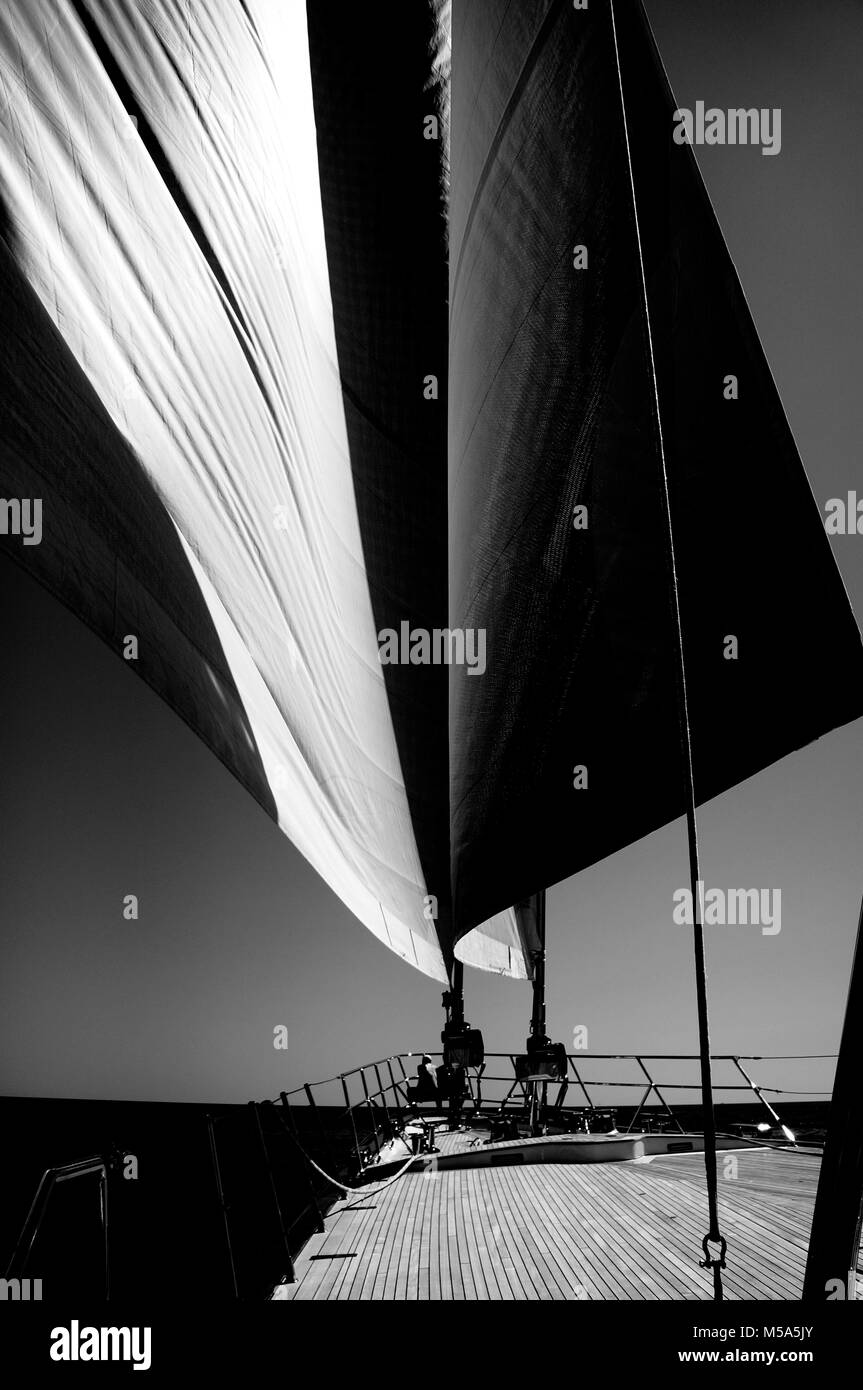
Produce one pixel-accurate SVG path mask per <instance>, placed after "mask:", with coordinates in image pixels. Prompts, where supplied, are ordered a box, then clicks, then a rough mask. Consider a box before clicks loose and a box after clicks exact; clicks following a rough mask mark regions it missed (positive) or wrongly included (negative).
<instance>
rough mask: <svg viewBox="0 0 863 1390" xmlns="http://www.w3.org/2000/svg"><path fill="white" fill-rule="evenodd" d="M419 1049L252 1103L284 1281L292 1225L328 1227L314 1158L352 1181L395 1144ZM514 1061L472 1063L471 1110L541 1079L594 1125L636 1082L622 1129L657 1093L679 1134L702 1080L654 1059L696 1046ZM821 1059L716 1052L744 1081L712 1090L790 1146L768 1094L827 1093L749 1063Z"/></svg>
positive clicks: (488, 1057)
mask: <svg viewBox="0 0 863 1390" xmlns="http://www.w3.org/2000/svg"><path fill="white" fill-rule="evenodd" d="M423 1055H426V1056H429V1057H431V1058H434V1059H436V1058H440V1057H441V1056H442V1054H441V1053H440V1052H435V1051H428V1052H425V1053H423V1052H401V1053H395V1054H393V1055H392V1056H389V1057H384V1058H379V1059H378V1060H377V1061H375V1062H366V1063H364V1064H363V1065H362V1066H359V1067H353V1068H351V1069H350V1070H349V1071H345V1072H339V1073H338V1075H336V1076H333V1077H329V1078H327V1079H326V1080H324V1081H318V1082H312V1083H309V1082H306V1083H304V1084H303V1085H302V1086H297V1087H295V1088H294V1089H293V1090H291V1091H282V1092H281V1093H280V1095H279V1096H278V1097H277V1098H276V1099H274V1100H265V1101H259V1102H254V1101H253V1102H250V1108H251V1111H252V1113H253V1116H254V1127H253V1132H254V1135H255V1138H256V1142H257V1145H258V1147H259V1150H260V1153H261V1155H262V1157H263V1160H264V1164H265V1166H266V1170H267V1174H268V1183H269V1192H270V1197H271V1209H272V1217H273V1219H274V1221H275V1223H276V1229H277V1230H278V1232H279V1242H280V1246H281V1251H282V1257H281V1258H282V1264H283V1268H284V1272H285V1273H284V1279H285V1281H286V1282H289V1283H290V1282H293V1279H294V1262H293V1252H294V1249H295V1248H296V1247H295V1245H294V1243H293V1236H294V1233H295V1232H296V1231H297V1230H298V1229H299V1228H301V1227H304V1226H305V1227H306V1228H308V1227H309V1225H310V1224H311V1226H312V1228H313V1229H315V1230H317V1231H323V1229H324V1225H323V1215H322V1212H323V1210H324V1207H325V1205H327V1204H328V1203H329V1201H330V1200H331V1197H332V1185H331V1184H330V1183H329V1182H327V1181H326V1179H324V1178H322V1177H321V1175H320V1172H318V1171H315V1166H314V1165H317V1167H318V1168H319V1169H323V1170H324V1171H325V1173H327V1174H329V1175H330V1176H331V1177H332V1178H333V1179H334V1180H336V1181H337V1182H343V1181H344V1179H345V1178H346V1177H351V1178H353V1179H355V1178H356V1177H359V1176H362V1175H363V1174H364V1173H365V1172H366V1171H367V1169H368V1168H369V1166H370V1165H372V1164H373V1163H374V1162H375V1160H376V1159H377V1158H378V1157H379V1156H380V1154H381V1152H382V1150H383V1148H384V1146H385V1144H387V1143H389V1142H391V1141H392V1140H393V1139H394V1138H395V1137H396V1136H397V1135H398V1134H399V1132H400V1131H401V1129H402V1128H403V1126H404V1123H405V1120H406V1118H407V1115H408V1113H409V1112H413V1113H415V1111H416V1107H417V1105H418V1104H422V1103H424V1102H419V1101H418V1099H417V1098H414V1097H412V1096H411V1094H410V1087H411V1083H412V1082H414V1081H415V1080H416V1077H415V1076H411V1075H409V1074H408V1070H407V1068H406V1065H405V1064H406V1063H407V1064H408V1065H409V1066H410V1067H412V1068H416V1065H417V1064H418V1062H419V1059H420V1058H421V1057H422V1056H423ZM515 1059H516V1054H515V1053H508V1052H488V1053H486V1054H485V1061H484V1063H483V1064H482V1066H481V1067H477V1068H470V1069H468V1070H467V1073H466V1075H467V1083H468V1089H467V1093H466V1097H465V1104H466V1107H467V1108H468V1109H469V1110H471V1113H472V1114H473V1116H475V1117H478V1116H485V1117H488V1116H490V1115H494V1114H497V1115H502V1114H506V1113H507V1111H509V1112H510V1113H511V1112H512V1110H513V1109H519V1110H523V1111H524V1112H525V1113H526V1112H527V1110H528V1108H529V1107H530V1105H531V1102H532V1100H533V1101H534V1103H535V1095H536V1087H537V1086H539V1087H540V1088H541V1091H542V1100H541V1104H540V1106H539V1109H540V1113H541V1114H542V1115H543V1116H544V1118H545V1119H546V1120H554V1119H558V1120H559V1119H561V1117H564V1116H566V1117H568V1118H569V1119H570V1120H572V1121H573V1122H574V1126H575V1127H577V1128H581V1129H584V1130H586V1131H588V1132H589V1131H590V1126H591V1123H594V1124H597V1123H599V1124H601V1122H602V1117H603V1116H608V1115H612V1116H613V1115H615V1114H616V1111H617V1110H618V1109H620V1108H621V1107H620V1106H616V1107H610V1106H599V1105H597V1104H596V1099H595V1092H596V1091H598V1090H602V1089H606V1088H612V1089H614V1090H635V1091H637V1092H638V1093H639V1095H638V1097H637V1099H636V1102H635V1106H634V1109H633V1113H632V1116H631V1117H630V1119H629V1123H628V1125H627V1129H626V1133H631V1132H633V1130H635V1128H636V1126H637V1125H638V1122H639V1121H641V1122H642V1126H641V1127H642V1128H652V1125H653V1123H654V1122H655V1121H654V1117H653V1116H646V1114H645V1108H646V1107H647V1105H648V1103H649V1101H650V1097H651V1095H653V1096H655V1097H656V1100H657V1102H658V1105H659V1108H660V1110H661V1112H662V1114H661V1117H660V1119H659V1121H658V1122H659V1123H660V1124H666V1125H668V1124H673V1125H676V1127H677V1129H678V1130H679V1131H680V1132H685V1131H684V1127H683V1125H682V1124H681V1121H680V1117H679V1115H677V1114H675V1112H674V1110H673V1109H672V1106H671V1105H670V1104H669V1101H668V1099H667V1096H668V1094H669V1093H671V1092H675V1093H678V1092H682V1091H688V1092H691V1093H693V1094H696V1095H697V1094H698V1083H697V1082H693V1081H689V1082H680V1081H672V1080H666V1079H663V1078H662V1077H660V1076H659V1075H658V1073H657V1068H656V1063H664V1062H667V1063H678V1064H679V1063H694V1064H697V1063H698V1062H699V1057H698V1054H696V1053H590V1052H579V1053H570V1054H568V1055H567V1074H566V1076H565V1077H564V1078H563V1079H560V1080H553V1079H549V1080H548V1081H547V1082H540V1083H536V1082H533V1081H520V1080H518V1079H517V1078H516V1077H515ZM815 1060H822V1061H835V1054H820V1055H819V1056H817V1057H816V1056H814V1055H810V1056H806V1057H791V1056H784V1057H778V1056H774V1057H767V1056H761V1055H751V1054H743V1053H739V1054H732V1053H721V1054H719V1053H718V1054H713V1056H712V1061H713V1062H714V1063H726V1064H730V1065H731V1066H733V1067H734V1068H735V1069H736V1072H737V1074H738V1075H739V1076H740V1078H741V1080H740V1081H735V1082H734V1083H733V1084H721V1083H714V1089H715V1091H716V1093H717V1094H721V1093H723V1092H728V1093H731V1094H733V1095H735V1096H739V1095H740V1094H741V1093H742V1094H744V1095H746V1096H754V1098H755V1099H756V1100H757V1101H758V1103H759V1104H760V1105H761V1106H762V1107H763V1109H764V1111H765V1112H766V1114H767V1115H768V1116H769V1117H770V1121H771V1126H775V1127H777V1128H780V1129H782V1130H783V1131H784V1133H785V1135H786V1136H787V1137H788V1140H789V1142H791V1143H792V1144H793V1143H794V1142H795V1141H794V1137H793V1135H792V1134H791V1132H790V1130H788V1129H786V1127H785V1126H784V1125H783V1124H782V1121H781V1119H780V1116H779V1115H778V1113H777V1111H776V1109H775V1108H774V1106H773V1105H772V1104H771V1103H770V1101H769V1100H768V1099H767V1096H768V1095H770V1096H773V1097H777V1096H786V1097H789V1096H797V1097H808V1098H810V1099H813V1098H819V1097H829V1094H830V1092H829V1091H790V1090H788V1089H785V1088H782V1087H776V1086H761V1085H759V1084H757V1082H756V1081H755V1080H754V1078H753V1077H752V1075H750V1070H751V1067H750V1070H747V1068H746V1067H744V1065H743V1063H746V1064H747V1065H748V1064H751V1063H754V1062H771V1061H772V1062H780V1061H815ZM498 1062H505V1063H507V1064H508V1067H507V1070H506V1074H505V1075H503V1074H499V1071H498V1069H496V1068H493V1064H495V1063H498ZM597 1062H618V1063H630V1064H634V1065H635V1066H636V1067H637V1068H638V1071H639V1075H638V1076H637V1077H636V1078H635V1079H633V1080H617V1079H615V1080H609V1079H602V1078H600V1077H596V1076H592V1075H591V1076H588V1075H586V1074H585V1073H586V1071H587V1069H588V1068H591V1069H592V1065H593V1064H595V1063H597ZM648 1064H650V1065H648ZM500 1070H501V1071H502V1070H503V1069H502V1068H501V1069H500ZM382 1073H383V1074H382ZM351 1085H353V1087H354V1089H355V1090H356V1088H357V1086H359V1088H360V1089H361V1094H360V1095H359V1096H358V1097H357V1098H356V1099H352V1098H351V1092H350V1088H351ZM494 1086H502V1087H506V1088H507V1089H506V1090H505V1093H504V1094H503V1095H502V1096H497V1097H495V1098H494V1099H492V1098H490V1097H489V1096H488V1091H489V1088H490V1087H494ZM554 1086H556V1087H557V1088H558V1095H557V1098H556V1100H555V1102H554V1103H553V1105H551V1106H549V1105H548V1103H547V1093H548V1088H549V1087H554ZM327 1087H335V1088H336V1090H337V1092H339V1093H340V1103H339V1104H337V1105H336V1106H335V1107H333V1106H332V1105H329V1106H327V1107H326V1109H327V1114H328V1122H327V1123H326V1124H325V1123H324V1119H323V1115H322V1106H321V1104H320V1097H321V1095H322V1093H323V1092H324V1090H325V1088H327ZM483 1087H485V1088H486V1097H485V1098H484V1097H483ZM570 1089H573V1090H574V1091H575V1092H576V1093H577V1094H578V1095H579V1097H582V1098H583V1101H582V1100H581V1099H579V1101H578V1102H577V1103H573V1102H570V1103H569V1104H567V1103H566V1098H567V1096H568V1094H569V1092H570ZM432 1103H433V1102H432ZM627 1108H628V1107H627ZM300 1113H303V1114H304V1115H305V1117H306V1119H307V1120H308V1123H307V1124H306V1125H304V1127H303V1128H304V1132H303V1136H302V1142H301V1140H300V1135H299V1129H298V1125H297V1117H298V1115H299V1114H300ZM219 1118H220V1117H219V1116H208V1125H209V1130H210V1145H211V1152H212V1157H213V1166H214V1171H215V1176H216V1186H217V1190H218V1196H219V1203H220V1206H221V1210H222V1215H223V1220H224V1226H225V1235H226V1241H227V1246H228V1254H229V1260H230V1265H231V1278H232V1281H233V1287H234V1292H235V1295H238V1293H239V1279H238V1271H237V1262H236V1257H235V1249H234V1240H233V1237H232V1229H231V1219H230V1213H231V1210H232V1206H231V1204H230V1203H229V1202H228V1201H227V1200H226V1195H225V1190H224V1184H223V1180H222V1173H221V1166H220V1159H219V1150H218V1144H217V1141H216V1121H217V1120H218V1119H219ZM271 1121H275V1123H271ZM340 1128H341V1129H342V1131H343V1134H342V1136H341V1140H342V1142H340V1136H339V1129H340ZM276 1138H279V1139H285V1138H286V1139H287V1140H288V1143H289V1146H290V1148H291V1162H290V1164H288V1165H286V1164H285V1163H284V1162H281V1163H278V1162H274V1159H273V1152H272V1150H273V1144H274V1140H275V1139H276ZM310 1156H312V1157H313V1163H310V1162H309V1157H310ZM394 1161H395V1160H394ZM286 1166H288V1167H290V1169H291V1171H292V1173H293V1176H294V1177H295V1178H297V1179H299V1180H300V1182H301V1183H302V1190H303V1191H304V1194H305V1198H304V1200H302V1201H301V1203H300V1206H299V1209H298V1210H297V1212H296V1214H295V1215H293V1216H292V1218H291V1219H289V1213H288V1212H287V1211H286V1202H285V1192H284V1188H283V1186H281V1185H280V1183H279V1182H278V1181H277V1179H276V1175H275V1172H274V1169H275V1168H279V1169H284V1168H285V1167H286ZM273 1282H275V1281H273Z"/></svg>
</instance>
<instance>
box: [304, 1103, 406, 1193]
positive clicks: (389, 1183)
mask: <svg viewBox="0 0 863 1390" xmlns="http://www.w3.org/2000/svg"><path fill="white" fill-rule="evenodd" d="M278 1116H279V1119H280V1120H281V1122H282V1128H283V1129H284V1131H285V1133H286V1134H287V1136H288V1138H289V1139H290V1141H291V1143H292V1144H294V1145H295V1146H296V1147H297V1148H298V1149H299V1151H300V1153H301V1154H302V1156H303V1158H304V1159H305V1160H306V1162H307V1163H308V1164H309V1165H310V1166H311V1167H312V1168H314V1170H315V1172H316V1173H318V1174H320V1176H321V1177H322V1178H325V1179H326V1181H327V1182H328V1183H331V1184H332V1186H333V1187H337V1188H338V1189H339V1190H340V1191H341V1192H348V1193H351V1194H352V1195H353V1194H356V1195H358V1196H362V1197H376V1196H377V1194H378V1193H379V1192H383V1190H384V1188H386V1187H391V1186H392V1184H393V1183H394V1182H397V1181H398V1179H399V1178H400V1177H402V1175H403V1174H404V1173H406V1172H407V1170H408V1168H409V1167H410V1166H411V1164H412V1163H415V1162H416V1158H417V1155H416V1154H415V1153H411V1156H410V1158H409V1159H407V1160H406V1162H405V1163H403V1164H402V1165H401V1167H400V1168H398V1169H397V1170H396V1172H395V1173H393V1174H392V1176H391V1177H389V1178H387V1180H386V1181H385V1182H382V1183H379V1185H378V1186H377V1187H364V1186H362V1185H360V1186H359V1187H349V1186H348V1184H347V1183H344V1182H339V1181H338V1179H337V1178H334V1177H332V1176H331V1174H330V1173H325V1172H324V1170H323V1168H321V1167H320V1165H319V1164H317V1163H316V1162H315V1160H314V1159H313V1158H312V1156H311V1154H308V1153H306V1150H305V1149H304V1148H303V1145H302V1144H301V1143H300V1141H299V1139H298V1138H297V1137H296V1135H295V1134H292V1133H291V1131H290V1129H289V1128H288V1125H287V1121H286V1120H285V1117H284V1115H283V1114H282V1112H281V1111H278ZM399 1137H400V1138H401V1136H399ZM366 1171H368V1169H366ZM341 1210H343V1211H347V1210H349V1208H348V1207H343V1208H341ZM331 1214H335V1213H331Z"/></svg>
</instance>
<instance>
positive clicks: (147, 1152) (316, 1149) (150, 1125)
mask: <svg viewBox="0 0 863 1390" xmlns="http://www.w3.org/2000/svg"><path fill="white" fill-rule="evenodd" d="M828 1110H829V1106H828V1105H827V1104H826V1103H824V1102H817V1103H797V1104H794V1103H792V1104H788V1105H783V1107H782V1118H783V1120H784V1121H785V1123H787V1124H789V1125H790V1126H791V1127H792V1129H794V1130H795V1132H796V1133H797V1135H798V1137H799V1138H800V1139H801V1140H803V1139H805V1138H806V1137H807V1136H808V1137H811V1138H818V1137H819V1136H821V1135H823V1133H824V1129H825V1126H826V1123H827V1116H828ZM652 1113H654V1114H655V1113H656V1112H652ZM677 1113H678V1114H679V1116H680V1118H681V1120H682V1122H683V1124H684V1125H685V1126H686V1127H691V1128H698V1127H699V1123H698V1115H699V1112H698V1109H697V1107H694V1106H680V1107H679V1108H678V1111H677ZM208 1114H214V1115H217V1116H218V1117H219V1118H218V1119H217V1122H216V1132H217V1136H218V1148H219V1156H220V1163H221V1166H222V1176H223V1182H224V1185H225V1190H226V1197H227V1200H228V1201H229V1203H230V1206H231V1210H230V1221H231V1231H232V1239H233V1244H234V1257H235V1265H236V1269H237V1275H238V1284H239V1290H240V1295H241V1297H246V1298H253V1299H256V1298H262V1297H266V1296H267V1294H268V1293H269V1291H270V1290H271V1289H272V1287H273V1285H274V1284H276V1283H277V1282H279V1280H280V1279H281V1278H282V1277H283V1275H284V1274H285V1270H286V1257H285V1253H284V1246H283V1243H282V1240H281V1236H280V1227H279V1218H278V1213H277V1208H276V1197H275V1196H274V1192H273V1183H275V1188H276V1194H277V1195H278V1199H279V1202H280V1205H281V1210H282V1214H283V1217H284V1221H285V1224H286V1225H288V1226H292V1230H291V1232H290V1243H291V1247H292V1249H293V1251H294V1252H296V1251H297V1249H298V1248H299V1247H300V1245H301V1244H302V1242H303V1241H304V1240H305V1239H306V1238H307V1236H308V1235H309V1234H310V1233H311V1231H312V1230H313V1229H314V1223H315V1216H314V1211H313V1210H311V1209H309V1208H310V1202H311V1200H312V1195H313V1194H314V1196H315V1197H316V1198H317V1200H318V1201H319V1203H320V1204H321V1205H322V1206H323V1207H326V1206H327V1205H328V1204H329V1202H330V1201H331V1200H332V1199H333V1198H334V1197H335V1196H337V1195H338V1194H337V1193H336V1192H335V1190H334V1189H333V1188H332V1187H331V1186H330V1185H329V1184H327V1183H325V1182H323V1181H322V1180H320V1179H315V1181H314V1185H313V1187H311V1188H310V1185H309V1181H308V1176H307V1170H306V1168H305V1165H304V1163H303V1160H302V1157H301V1156H300V1153H299V1151H298V1149H297V1148H296V1146H295V1144H294V1143H293V1141H292V1140H290V1139H289V1138H288V1136H287V1134H286V1132H285V1130H284V1128H283V1126H282V1124H281V1122H280V1120H279V1116H278V1112H277V1109H276V1108H272V1109H270V1110H268V1111H265V1113H264V1123H265V1129H266V1131H267V1136H268V1146H269V1152H270V1156H271V1163H272V1173H273V1180H272V1182H271V1179H270V1176H269V1174H268V1172H267V1168H266V1165H265V1163H264V1159H263V1154H262V1150H261V1145H260V1140H259V1137H258V1133H257V1126H256V1122H255V1115H254V1111H253V1110H252V1109H251V1107H249V1106H215V1107H214V1106H206V1105H168V1104H143V1103H130V1102H120V1101H83V1100H81V1101H67V1100H20V1099H2V1100H0V1117H2V1121H3V1135H4V1140H3V1144H2V1158H0V1192H2V1202H0V1263H2V1272H3V1273H5V1270H6V1264H7V1261H8V1259H9V1258H10V1255H11V1252H12V1250H13V1249H14V1247H15V1244H16V1241H17V1238H18V1235H19V1233H20V1231H21V1228H22V1226H23V1224H24V1221H25V1218H26V1216H27V1212H28V1209H29V1207H30V1203H31V1202H32V1199H33V1197H34V1195H35V1192H36V1188H37V1185H38V1183H39V1179H40V1177H41V1175H42V1173H43V1172H44V1170H45V1169H46V1168H47V1167H50V1166H53V1165H59V1164H65V1163H71V1162H74V1161H75V1160H77V1159H81V1158H86V1157H88V1156H89V1155H91V1154H95V1153H98V1152H102V1151H107V1150H109V1149H111V1148H112V1147H113V1146H117V1147H118V1148H120V1149H122V1150H123V1152H124V1153H126V1154H134V1156H135V1158H136V1160H137V1177H136V1178H134V1179H125V1178H123V1177H122V1176H121V1175H118V1176H116V1177H114V1178H112V1180H111V1186H110V1192H109V1229H110V1248H111V1280H112V1297H113V1298H117V1299H122V1298H130V1299H136V1300H140V1299H142V1298H147V1297H152V1298H155V1299H158V1300H159V1301H160V1302H161V1301H165V1300H168V1301H175V1300H176V1301H178V1302H179V1301H181V1300H184V1301H188V1300H190V1299H191V1300H193V1301H194V1300H199V1299H201V1300H203V1299H207V1300H210V1299H213V1298H225V1299H230V1298H233V1296H234V1286H233V1279H232V1275H231V1265H230V1261H229V1258H228V1248H227V1242H226V1237H225V1227H224V1220H223V1215H222V1211H221V1208H220V1204H219V1200H218V1193H217V1187H216V1182H215V1177H214V1170H213V1164H212V1159H211V1152H210V1141H209V1133H208V1127H207V1115H208ZM292 1114H293V1115H294V1117H295V1122H296V1124H297V1129H298V1133H299V1136H300V1139H301V1142H302V1145H303V1147H304V1148H305V1149H306V1151H307V1152H309V1153H311V1154H312V1155H313V1156H314V1158H315V1159H316V1161H317V1162H318V1163H320V1164H321V1166H322V1167H323V1168H325V1169H326V1171H328V1172H330V1173H332V1174H333V1175H334V1176H336V1177H341V1178H344V1179H347V1180H349V1181H350V1180H351V1178H352V1177H353V1176H354V1174H355V1168H354V1166H353V1165H352V1160H351V1152H352V1148H353V1143H354V1135H353V1129H352V1125H351V1123H350V1121H349V1120H347V1119H346V1118H345V1116H344V1113H343V1111H341V1110H339V1109H337V1108H335V1107H328V1108H323V1107H321V1108H319V1109H318V1110H317V1111H314V1112H313V1111H310V1110H309V1109H308V1108H307V1107H304V1106H303V1107H294V1108H293V1109H292ZM628 1114H631V1110H629V1111H627V1108H626V1107H621V1108H620V1109H619V1110H618V1123H619V1124H622V1125H625V1123H626V1119H627V1116H628ZM763 1118H764V1115H763V1112H762V1111H761V1110H760V1108H759V1107H758V1106H757V1105H748V1104H738V1105H720V1106H718V1107H717V1127H718V1128H719V1129H720V1130H722V1129H724V1128H727V1127H729V1126H730V1125H732V1124H734V1123H755V1122H757V1121H758V1120H761V1119H763ZM357 1124H358V1126H359V1133H358V1138H359V1141H360V1143H361V1145H370V1146H371V1147H373V1146H374V1135H373V1132H372V1127H371V1125H370V1124H368V1122H366V1124H365V1126H363V1125H362V1122H361V1121H360V1120H358V1121H357ZM26 1274H27V1275H29V1276H30V1277H31V1278H41V1279H42V1281H43V1289H42V1293H43V1300H44V1301H49V1300H58V1301H66V1302H67V1303H68V1299H69V1296H70V1293H72V1292H74V1293H75V1295H76V1296H77V1295H80V1296H82V1297H84V1296H87V1295H91V1296H93V1297H95V1298H101V1297H102V1296H103V1287H104V1285H103V1279H104V1253H103V1243H102V1232H101V1216H100V1198H99V1184H98V1180H97V1179H96V1178H95V1177H93V1176H91V1177H86V1178H81V1179H77V1180H75V1181H73V1182H69V1183H65V1184H63V1185H62V1186H59V1187H57V1188H55V1190H54V1193H53V1195H52V1197H51V1199H50V1202H49V1205H48V1208H47V1213H46V1217H45V1220H44V1222H43V1226H42V1229H41V1231H40V1235H39V1237H38V1239H37V1241H36V1243H35V1245H34V1247H33V1251H32V1255H31V1258H30V1260H29V1263H28V1266H27V1270H26Z"/></svg>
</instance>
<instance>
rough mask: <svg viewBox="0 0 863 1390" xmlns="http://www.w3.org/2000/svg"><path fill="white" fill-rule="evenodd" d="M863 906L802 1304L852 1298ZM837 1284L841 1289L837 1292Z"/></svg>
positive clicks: (859, 1162)
mask: <svg viewBox="0 0 863 1390" xmlns="http://www.w3.org/2000/svg"><path fill="white" fill-rule="evenodd" d="M861 1020H863V905H861V909H860V921H859V924H858V927H857V944H856V947H855V951H854V963H853V966H852V968H851V983H850V985H849V989H848V1002H847V1004H846V1006H845V1023H844V1026H843V1029H842V1042H841V1043H840V1046H839V1060H838V1062H837V1063H836V1080H835V1082H834V1085H833V1099H832V1101H831V1104H830V1123H829V1128H828V1131H827V1142H826V1144H825V1146H824V1156H823V1158H822V1160H821V1174H820V1177H819V1179H818V1193H817V1196H816V1198H815V1213H814V1215H813V1217H812V1231H811V1234H810V1237H809V1257H808V1260H807V1262H806V1278H805V1280H804V1283H803V1298H804V1301H805V1302H807V1303H823V1302H825V1301H826V1300H827V1299H828V1298H831V1299H841V1298H853V1297H854V1295H855V1282H856V1272H857V1253H858V1250H859V1246H860V1215H861V1203H863V1092H861V1088H860V1053H861V1046H863V1022H861ZM837 1283H838V1286H839V1287H838V1288H837Z"/></svg>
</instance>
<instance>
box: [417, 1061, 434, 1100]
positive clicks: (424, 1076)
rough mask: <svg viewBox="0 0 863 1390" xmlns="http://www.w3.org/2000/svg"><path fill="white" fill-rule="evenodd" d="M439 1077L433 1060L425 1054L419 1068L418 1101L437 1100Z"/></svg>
mask: <svg viewBox="0 0 863 1390" xmlns="http://www.w3.org/2000/svg"><path fill="white" fill-rule="evenodd" d="M437 1098H438V1088H437V1075H436V1073H435V1069H434V1067H433V1066H432V1059H431V1057H429V1055H428V1053H425V1052H424V1053H423V1056H422V1061H421V1062H420V1064H419V1066H418V1067H417V1086H416V1099H417V1100H437Z"/></svg>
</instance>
